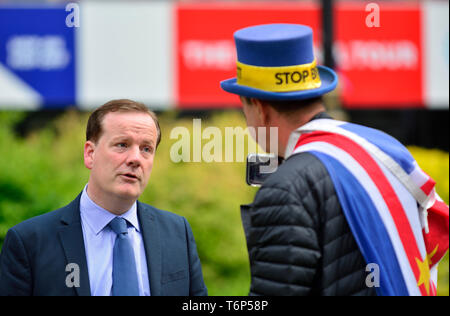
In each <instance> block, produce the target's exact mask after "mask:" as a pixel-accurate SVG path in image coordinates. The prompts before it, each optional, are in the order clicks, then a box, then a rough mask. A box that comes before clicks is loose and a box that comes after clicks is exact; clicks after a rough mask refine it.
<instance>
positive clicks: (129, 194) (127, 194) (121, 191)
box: [115, 186, 141, 201]
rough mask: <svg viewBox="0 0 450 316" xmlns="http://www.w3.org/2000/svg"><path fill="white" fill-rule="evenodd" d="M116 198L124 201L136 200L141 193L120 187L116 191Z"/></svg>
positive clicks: (130, 188) (134, 189) (131, 188)
mask: <svg viewBox="0 0 450 316" xmlns="http://www.w3.org/2000/svg"><path fill="white" fill-rule="evenodd" d="M115 193H116V195H117V197H119V198H121V199H124V200H130V201H131V200H137V199H138V198H139V196H140V195H141V191H140V190H139V189H136V188H134V187H127V186H126V187H121V188H118V189H117V190H116V192H115Z"/></svg>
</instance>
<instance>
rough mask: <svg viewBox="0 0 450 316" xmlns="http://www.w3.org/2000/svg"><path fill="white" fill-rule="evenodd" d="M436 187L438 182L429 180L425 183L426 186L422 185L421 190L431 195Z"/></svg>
mask: <svg viewBox="0 0 450 316" xmlns="http://www.w3.org/2000/svg"><path fill="white" fill-rule="evenodd" d="M435 185H436V182H435V181H434V180H433V179H431V178H429V180H428V181H427V182H425V183H424V185H422V186H421V187H420V188H421V189H422V191H423V192H424V193H425V194H426V195H429V194H430V193H431V191H432V190H433V189H434V186H435Z"/></svg>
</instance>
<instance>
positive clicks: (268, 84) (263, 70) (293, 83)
mask: <svg viewBox="0 0 450 316" xmlns="http://www.w3.org/2000/svg"><path fill="white" fill-rule="evenodd" d="M237 83H238V84H240V85H243V86H247V87H251V88H255V89H260V90H265V91H272V92H289V91H299V90H311V89H316V88H319V87H320V86H321V85H322V82H321V81H320V77H319V70H318V69H317V65H316V60H315V59H314V61H313V62H312V63H310V64H304V65H294V66H283V67H260V66H252V65H246V64H243V63H240V62H237Z"/></svg>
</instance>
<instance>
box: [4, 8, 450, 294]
mask: <svg viewBox="0 0 450 316" xmlns="http://www.w3.org/2000/svg"><path fill="white" fill-rule="evenodd" d="M448 6H449V3H448V1H439V0H428V1H425V0H424V1H412V0H410V1H345V0H340V1H337V0H335V1H332V0H316V1H294V0H291V1H248V0H245V1H244V0H242V1H225V0H222V1H218V0H217V1H186V0H185V1H181V0H180V1H175V0H173V1H150V0H148V1H144V0H140V1H134V0H128V1H119V0H116V1H113V0H97V1H89V0H83V1H82V2H75V1H72V2H66V1H5V0H0V247H1V245H2V243H3V240H4V237H5V234H6V232H7V230H8V229H9V228H10V227H12V226H13V225H15V224H17V223H19V222H21V221H23V220H25V219H27V218H30V217H32V216H36V215H39V214H42V213H45V212H48V211H50V210H54V209H56V208H59V207H62V206H64V205H66V204H68V203H69V202H70V201H72V200H73V199H74V198H75V196H76V195H77V194H79V193H80V192H81V190H82V188H83V187H84V185H85V184H86V183H87V180H88V175H89V173H88V170H87V169H86V168H85V167H84V164H83V145H84V140H85V138H84V135H85V126H86V122H87V118H88V116H89V113H90V111H91V110H93V109H95V108H96V107H98V106H100V105H102V104H104V103H105V102H107V101H109V100H112V99H119V98H129V99H134V100H137V101H141V102H144V103H145V104H147V105H148V106H149V107H150V108H151V109H152V110H154V111H156V112H157V113H158V115H159V117H160V120H161V128H162V134H163V135H162V136H163V137H162V142H161V145H160V147H159V148H158V151H157V153H156V158H155V165H154V169H153V173H152V176H151V179H150V184H149V186H148V187H147V189H146V191H145V193H144V194H143V196H142V197H141V198H140V200H141V201H142V202H145V203H149V204H152V205H154V206H155V207H158V208H161V209H166V210H169V211H172V212H175V213H177V214H180V215H183V216H185V217H186V218H187V219H188V221H189V222H190V224H191V226H192V229H193V232H194V235H195V238H196V241H197V246H198V250H199V255H200V259H201V261H202V265H203V270H204V276H205V282H206V284H207V286H208V289H209V292H210V295H226V296H231V295H246V294H247V293H248V290H249V285H250V271H249V262H248V255H247V249H246V242H245V237H244V232H243V229H242V224H241V221H240V210H239V206H240V204H246V203H250V202H251V201H252V200H253V197H254V194H255V193H256V189H255V188H251V187H249V186H247V185H246V183H245V162H243V161H242V162H241V161H236V162H233V163H225V162H224V163H216V162H212V163H207V162H179V163H175V162H172V161H171V159H170V149H171V146H172V145H173V144H174V143H175V142H176V141H177V139H171V138H170V132H171V130H172V129H173V128H175V127H180V126H183V127H186V128H187V129H188V130H189V131H191V135H192V132H193V131H192V126H193V121H192V120H193V119H194V118H201V119H202V128H203V129H204V128H207V127H208V126H216V127H219V128H220V129H221V130H222V132H223V131H224V130H225V127H242V128H245V126H246V125H245V120H244V117H243V115H242V114H241V111H240V105H239V99H238V97H236V96H234V95H231V94H227V93H225V92H223V91H222V90H221V89H220V86H219V82H220V81H221V80H224V79H228V78H231V77H234V76H235V61H236V53H235V48H234V43H233V32H234V31H236V30H237V29H239V28H242V27H246V26H250V25H255V24H263V23H300V24H306V25H309V26H311V27H312V28H313V30H314V45H315V54H316V57H317V59H318V62H319V63H320V64H325V65H327V66H330V67H332V68H334V69H335V70H336V71H337V72H338V74H339V86H338V89H337V90H336V91H335V92H333V93H331V94H329V95H327V96H326V103H327V106H328V108H329V110H330V112H331V114H332V115H333V116H334V117H335V118H338V119H341V120H347V121H351V122H355V123H360V124H364V125H367V126H371V127H375V128H379V129H381V130H383V131H385V132H387V133H389V134H391V135H392V136H394V137H396V138H397V139H399V140H400V141H401V142H402V143H404V144H405V145H407V146H408V148H409V149H410V150H411V152H412V154H413V156H414V157H415V158H416V160H417V161H418V162H419V165H421V167H422V169H424V170H425V171H426V172H427V173H428V174H430V175H431V176H432V177H433V178H434V179H435V180H436V182H437V191H438V193H439V195H440V196H441V197H442V198H443V199H444V200H445V201H446V203H447V204H448V202H449V154H448V150H449V133H448V132H449V131H448V126H449V125H448V123H449V115H448V114H449V113H448V111H449V10H448V9H449V8H448ZM224 134H225V133H224V132H223V133H222V135H224ZM208 141H209V139H202V144H205V143H207V142H208ZM243 141H244V143H245V144H247V142H248V141H249V140H248V139H245V140H243ZM238 142H242V140H238V139H236V142H234V143H233V144H232V146H238V145H242V144H238ZM222 143H223V144H225V143H226V142H222ZM245 144H244V148H247V146H245ZM224 150H225V148H224ZM224 150H223V151H222V152H225V151H224ZM191 161H192V159H191ZM448 271H449V264H448V254H447V255H446V257H445V259H444V261H443V262H442V263H441V265H440V269H439V284H438V294H439V295H448V293H449V285H448Z"/></svg>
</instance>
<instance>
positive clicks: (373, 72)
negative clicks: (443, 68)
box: [335, 2, 423, 108]
mask: <svg viewBox="0 0 450 316" xmlns="http://www.w3.org/2000/svg"><path fill="white" fill-rule="evenodd" d="M378 5H379V10H380V11H379V12H380V24H379V26H378V27H369V26H367V24H366V18H367V16H368V15H369V12H366V11H365V7H366V3H364V2H361V3H345V2H344V3H343V2H340V3H338V7H337V12H336V13H337V15H336V18H335V19H336V20H335V25H336V31H335V32H336V33H335V39H336V42H335V52H336V54H335V56H336V66H337V70H338V72H339V81H340V89H341V91H340V95H341V99H342V102H343V104H344V105H345V106H346V107H348V108H360V107H365V108H367V107H371V106H372V107H392V106H395V107H396V108H399V107H417V106H422V100H423V96H422V82H421V80H422V79H421V78H422V65H421V63H422V48H421V47H422V46H421V28H420V25H421V15H420V7H419V5H416V4H405V3H400V4H393V3H386V2H381V3H379V4H378Z"/></svg>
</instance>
